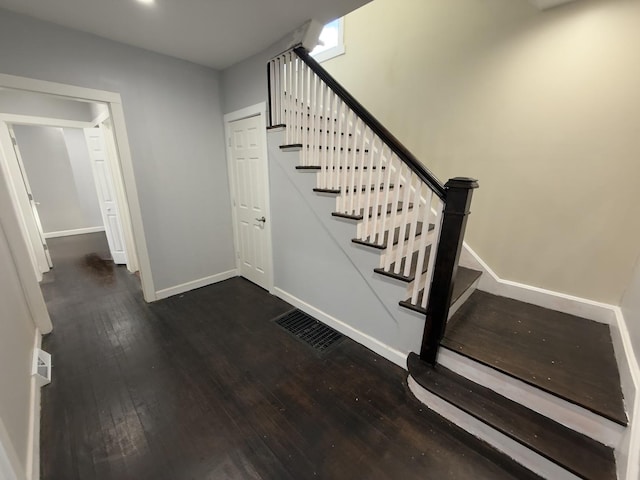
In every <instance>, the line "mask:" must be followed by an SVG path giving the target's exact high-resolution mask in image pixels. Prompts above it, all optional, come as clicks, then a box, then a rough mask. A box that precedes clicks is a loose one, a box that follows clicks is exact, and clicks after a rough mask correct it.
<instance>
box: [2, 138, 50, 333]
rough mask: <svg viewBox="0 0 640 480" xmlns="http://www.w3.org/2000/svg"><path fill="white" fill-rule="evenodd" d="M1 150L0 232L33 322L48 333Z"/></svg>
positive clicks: (46, 315)
mask: <svg viewBox="0 0 640 480" xmlns="http://www.w3.org/2000/svg"><path fill="white" fill-rule="evenodd" d="M3 150H4V149H3V145H2V144H0V230H1V231H3V232H4V235H5V237H6V239H7V243H8V245H9V249H10V251H11V256H12V258H13V262H14V265H15V267H16V271H17V272H18V277H19V279H20V285H21V287H22V291H23V292H24V297H25V299H26V302H27V305H28V307H29V312H30V313H31V318H32V319H33V323H34V324H35V325H36V327H37V328H38V329H39V330H40V331H41V332H42V333H49V332H50V331H51V330H52V328H53V325H52V324H51V318H50V317H49V311H48V310H47V306H46V304H45V303H44V297H43V296H42V290H41V289H40V285H39V284H38V276H37V272H35V271H34V263H33V261H34V260H35V257H33V252H32V248H31V242H30V240H29V238H30V237H29V234H28V232H27V230H26V226H25V224H24V223H23V222H22V221H21V217H20V215H21V214H20V210H19V209H18V207H17V205H16V203H15V202H14V196H13V192H12V190H11V188H12V184H11V178H10V177H9V175H8V172H7V170H6V167H7V165H6V162H5V161H4V156H3Z"/></svg>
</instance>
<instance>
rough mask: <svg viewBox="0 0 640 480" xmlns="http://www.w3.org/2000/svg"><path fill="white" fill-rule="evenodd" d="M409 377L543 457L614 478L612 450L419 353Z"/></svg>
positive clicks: (590, 475) (595, 476) (604, 479)
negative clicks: (432, 363)
mask: <svg viewBox="0 0 640 480" xmlns="http://www.w3.org/2000/svg"><path fill="white" fill-rule="evenodd" d="M407 364H408V367H409V373H410V375H411V377H413V379H414V380H415V381H416V382H417V383H418V384H419V385H420V386H421V387H423V388H424V389H425V390H428V391H429V392H431V393H433V394H434V395H436V396H438V397H440V398H442V399H443V400H445V401H447V402H449V403H450V404H452V405H454V406H455V407H457V408H459V409H460V410H462V411H463V412H465V413H467V414H469V415H471V416H473V417H475V418H476V419H478V420H480V421H482V422H484V423H485V424H487V425H489V426H490V427H491V428H493V429H495V430H497V431H498V432H500V433H502V434H504V435H506V436H507V437H509V438H511V439H513V440H515V441H516V442H518V443H520V444H521V445H522V446H524V447H526V448H527V449H530V450H532V451H534V452H536V453H537V454H539V455H541V456H543V457H544V458H546V459H548V460H550V461H552V462H554V463H555V464H557V465H559V466H561V467H563V468H564V469H566V470H568V471H570V472H571V473H573V474H574V475H577V476H579V477H581V478H584V479H588V480H615V479H616V466H615V458H614V453H613V449H611V448H608V447H605V446H604V445H602V444H600V443H598V442H596V441H595V440H592V439H591V438H589V437H586V436H584V435H582V434H579V433H576V432H574V431H573V430H571V429H569V428H567V427H565V426H563V425H561V424H559V423H557V422H554V421H553V420H550V419H549V418H547V417H544V416H542V415H540V414H539V413H536V412H534V411H533V410H530V409H528V408H526V407H524V406H522V405H520V404H518V403H516V402H513V401H511V400H509V399H507V398H505V397H503V396H501V395H499V394H498V393H496V392H494V391H493V390H490V389H488V388H486V387H483V386H481V385H478V384H477V383H474V382H472V381H471V380H468V379H466V378H464V377H462V376H460V375H458V374H456V373H454V372H452V371H451V370H448V369H447V368H445V367H443V366H441V365H437V366H436V367H432V366H431V365H428V364H427V363H425V362H423V361H422V360H420V357H419V356H418V355H416V354H415V353H411V354H410V355H409V359H408V362H407Z"/></svg>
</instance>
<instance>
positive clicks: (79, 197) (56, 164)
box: [13, 125, 102, 233]
mask: <svg viewBox="0 0 640 480" xmlns="http://www.w3.org/2000/svg"><path fill="white" fill-rule="evenodd" d="M13 130H14V132H15V134H16V140H17V141H18V147H19V148H20V153H21V154H22V161H23V162H24V167H25V170H26V173H27V178H28V179H29V185H31V191H32V193H33V198H34V200H35V201H36V202H38V203H39V205H38V207H37V208H38V215H39V217H40V221H41V222H42V229H43V231H44V233H52V232H61V231H65V230H77V229H79V228H88V227H97V226H101V225H102V218H101V216H100V210H99V207H98V200H97V193H96V189H95V186H94V181H93V176H92V173H91V164H90V163H89V159H88V151H87V146H86V144H84V149H85V150H84V157H85V158H84V159H83V158H82V157H80V158H78V155H77V154H78V152H74V164H72V163H71V161H70V156H69V152H68V151H67V144H66V142H65V136H64V134H63V131H62V129H61V128H54V127H40V126H25V125H15V126H14V127H13ZM78 132H80V135H81V136H82V135H83V133H82V130H78ZM76 140H77V138H76ZM83 143H84V142H83ZM75 146H78V145H75V144H74V147H75ZM79 146H80V147H82V145H79ZM80 154H82V152H80ZM83 160H84V161H83ZM74 166H75V167H76V168H75V170H74V168H73V167H74ZM78 184H80V185H82V189H81V190H78V188H77V185H78ZM92 186H93V188H91V187H92ZM96 213H97V219H96V215H95V214H96Z"/></svg>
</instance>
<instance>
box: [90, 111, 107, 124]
mask: <svg viewBox="0 0 640 480" xmlns="http://www.w3.org/2000/svg"><path fill="white" fill-rule="evenodd" d="M108 119H109V110H108V109H107V110H105V111H103V112H100V113H99V114H98V115H97V116H96V118H94V119H93V120H91V122H90V123H91V127H89V128H93V127H97V126H98V125H100V124H101V123H103V122H105V121H106V120H108Z"/></svg>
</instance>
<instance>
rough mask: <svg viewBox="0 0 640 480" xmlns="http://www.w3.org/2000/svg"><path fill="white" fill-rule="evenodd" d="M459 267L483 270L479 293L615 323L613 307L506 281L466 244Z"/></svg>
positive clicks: (602, 321) (597, 320) (610, 323)
mask: <svg viewBox="0 0 640 480" xmlns="http://www.w3.org/2000/svg"><path fill="white" fill-rule="evenodd" d="M460 265H462V266H463V267H468V268H473V269H476V270H481V271H482V273H483V274H482V275H481V277H480V284H479V285H478V290H482V291H485V292H489V293H492V294H494V295H499V296H501V297H507V298H512V299H514V300H519V301H521V302H525V303H531V304H533V305H538V306H540V307H544V308H549V309H551V310H557V311H558V312H563V313H568V314H570V315H576V316H579V317H583V318H588V319H589V320H594V321H596V322H600V323H606V324H608V325H613V324H615V317H614V314H613V308H614V306H613V305H609V304H606V303H601V302H594V301H593V300H589V299H586V298H580V297H576V296H573V295H568V294H566V293H560V292H554V291H552V290H546V289H544V288H538V287H532V286H530V285H525V284H523V283H518V282H512V281H511V280H503V279H501V278H500V277H499V276H498V275H497V274H496V273H495V272H494V271H493V270H492V269H491V268H490V267H489V266H488V265H487V264H486V263H485V262H484V261H483V260H482V259H481V258H480V257H479V256H478V254H477V253H476V252H474V251H473V250H472V249H471V247H469V245H468V244H467V243H466V242H464V244H463V250H462V254H461V256H460Z"/></svg>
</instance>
